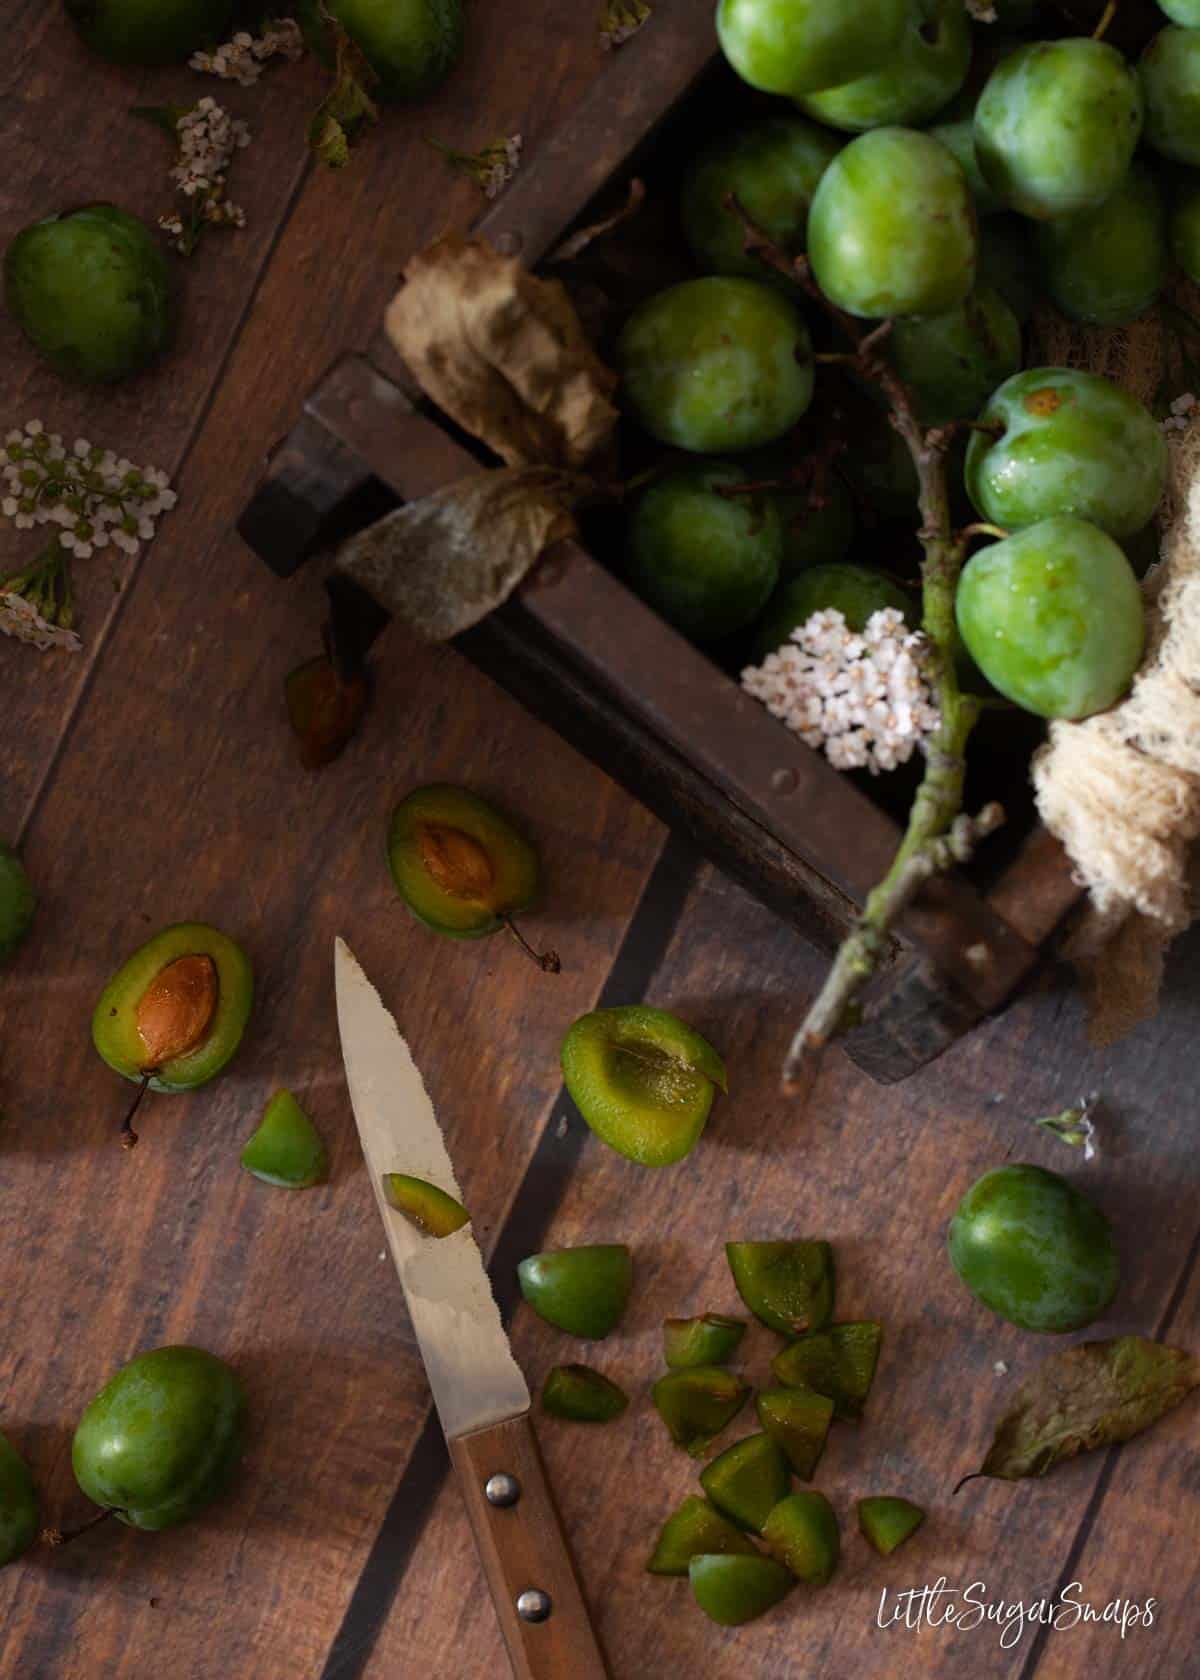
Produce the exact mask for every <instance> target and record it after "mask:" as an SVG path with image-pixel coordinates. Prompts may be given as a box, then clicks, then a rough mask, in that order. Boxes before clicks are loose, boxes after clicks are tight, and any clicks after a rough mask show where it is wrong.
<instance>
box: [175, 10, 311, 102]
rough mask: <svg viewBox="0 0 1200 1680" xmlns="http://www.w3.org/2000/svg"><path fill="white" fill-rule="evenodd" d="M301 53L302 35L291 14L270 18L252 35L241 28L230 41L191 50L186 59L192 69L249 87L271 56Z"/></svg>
mask: <svg viewBox="0 0 1200 1680" xmlns="http://www.w3.org/2000/svg"><path fill="white" fill-rule="evenodd" d="M303 56H304V36H303V35H302V34H301V32H300V25H299V24H298V23H296V22H295V20H294V19H293V18H272V19H270V20H269V21H268V22H267V23H265V24H264V25H263V32H262V34H261V35H258V36H254V35H251V34H250V32H249V31H248V30H246V29H241V30H239V31H238V33H237V34H236V35H235V36H234V37H233V39H232V41H226V42H225V43H224V44H223V45H222V46H219V47H217V48H216V49H215V50H214V51H213V52H210V53H208V52H195V53H193V54H192V56H191V58H189V59H188V64H189V65H190V67H191V68H192V69H193V70H200V71H202V72H204V73H205V74H206V75H209V76H218V77H220V79H221V80H222V81H223V82H238V83H240V85H241V86H242V87H252V86H253V85H254V83H255V82H256V81H258V79H259V77H260V76H261V75H262V73H263V71H264V70H265V69H266V67H267V65H268V63H269V62H270V60H271V59H273V58H283V59H286V60H288V62H289V63H295V61H296V59H298V58H303Z"/></svg>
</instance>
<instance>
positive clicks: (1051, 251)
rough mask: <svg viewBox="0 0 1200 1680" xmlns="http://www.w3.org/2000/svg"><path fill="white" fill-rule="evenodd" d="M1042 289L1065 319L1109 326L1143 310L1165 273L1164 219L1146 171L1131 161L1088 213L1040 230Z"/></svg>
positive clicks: (1156, 191) (1155, 188) (1159, 198)
mask: <svg viewBox="0 0 1200 1680" xmlns="http://www.w3.org/2000/svg"><path fill="white" fill-rule="evenodd" d="M1039 244H1040V247H1041V257H1042V269H1043V273H1044V274H1045V279H1046V290H1047V291H1048V292H1049V294H1050V296H1051V298H1052V299H1053V301H1054V302H1055V303H1056V304H1057V305H1058V307H1059V308H1060V309H1061V310H1062V312H1063V314H1064V315H1066V316H1068V317H1069V319H1070V320H1072V321H1086V322H1089V323H1091V324H1093V325H1096V326H1103V327H1115V326H1120V325H1122V324H1123V323H1124V322H1126V321H1132V320H1135V319H1136V318H1137V316H1139V315H1141V314H1143V313H1144V312H1145V311H1146V310H1147V309H1149V307H1150V305H1151V304H1152V303H1153V302H1154V301H1155V299H1156V298H1157V297H1158V294H1159V292H1161V290H1162V288H1163V283H1164V281H1165V280H1166V277H1167V265H1168V252H1167V217H1166V209H1165V206H1164V204H1163V199H1162V194H1161V192H1160V191H1159V188H1158V184H1157V182H1156V181H1155V180H1154V178H1153V176H1152V175H1150V173H1149V172H1148V171H1147V170H1145V169H1141V168H1139V167H1138V166H1137V165H1136V164H1135V165H1134V167H1133V168H1132V169H1131V170H1130V171H1129V174H1128V175H1127V176H1126V177H1125V179H1124V181H1122V183H1121V185H1120V186H1119V187H1118V188H1117V190H1116V192H1115V193H1113V195H1112V197H1111V198H1108V199H1106V200H1105V202H1104V203H1103V204H1102V205H1100V207H1099V208H1098V209H1096V210H1081V211H1080V212H1079V213H1078V214H1077V215H1075V216H1060V217H1059V218H1057V220H1055V221H1053V222H1047V223H1045V225H1044V226H1043V227H1042V228H1041V230H1040V235H1039Z"/></svg>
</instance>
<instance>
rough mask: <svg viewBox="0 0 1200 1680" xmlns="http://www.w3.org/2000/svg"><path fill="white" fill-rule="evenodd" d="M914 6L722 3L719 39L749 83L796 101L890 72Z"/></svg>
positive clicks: (832, 0)
mask: <svg viewBox="0 0 1200 1680" xmlns="http://www.w3.org/2000/svg"><path fill="white" fill-rule="evenodd" d="M909 4H910V0H719V4H718V6H717V39H718V40H719V41H720V43H721V50H722V51H723V52H724V54H725V57H726V58H727V59H728V60H729V62H730V64H731V65H732V66H733V68H734V69H735V70H736V71H737V73H738V75H739V76H740V77H741V78H742V80H743V81H745V82H749V83H750V86H751V87H756V88H761V89H762V91H763V92H764V93H784V94H789V95H790V96H791V97H792V98H793V99H797V98H799V96H800V95H801V94H803V93H813V92H815V90H816V89H817V88H827V87H837V86H839V85H840V84H841V83H843V82H849V81H853V80H854V79H855V78H856V77H858V76H865V75H869V74H870V72H871V71H872V70H877V69H879V68H881V67H882V66H883V65H885V64H886V63H887V62H888V60H889V59H890V58H891V56H892V55H893V53H894V52H896V51H897V50H898V48H899V46H900V42H901V40H902V38H903V35H904V30H905V27H906V25H907V23H908V18H909Z"/></svg>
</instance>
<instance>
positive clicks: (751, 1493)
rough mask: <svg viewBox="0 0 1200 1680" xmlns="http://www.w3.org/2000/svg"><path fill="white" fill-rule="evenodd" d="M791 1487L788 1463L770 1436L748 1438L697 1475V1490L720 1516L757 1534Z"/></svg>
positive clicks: (732, 1447) (727, 1448)
mask: <svg viewBox="0 0 1200 1680" xmlns="http://www.w3.org/2000/svg"><path fill="white" fill-rule="evenodd" d="M791 1485H792V1478H791V1473H790V1472H789V1470H788V1465H787V1460H786V1459H785V1458H784V1456H783V1452H782V1450H781V1448H780V1447H779V1444H778V1443H777V1442H776V1441H774V1440H773V1439H772V1438H771V1436H770V1435H767V1434H765V1433H764V1434H760V1435H747V1436H746V1438H745V1440H744V1441H735V1442H734V1443H733V1445H732V1446H731V1447H726V1449H725V1451H724V1452H723V1453H719V1454H718V1455H717V1457H716V1458H714V1459H713V1461H712V1463H711V1464H708V1465H706V1466H705V1468H704V1469H703V1470H702V1471H701V1472H700V1486H701V1487H702V1488H703V1489H704V1491H705V1493H706V1494H707V1495H708V1497H709V1498H710V1499H711V1500H712V1502H713V1504H714V1505H715V1506H716V1508H717V1510H718V1511H720V1513H721V1515H722V1516H724V1517H728V1518H729V1520H730V1521H731V1522H735V1523H737V1524H738V1526H739V1527H740V1528H749V1529H756V1530H759V1529H761V1528H762V1525H763V1524H764V1523H765V1522H766V1520H767V1518H768V1516H769V1515H770V1514H771V1512H772V1511H773V1510H774V1509H775V1506H776V1505H778V1503H779V1501H780V1500H781V1499H782V1498H783V1497H784V1495H785V1494H786V1493H787V1491H788V1489H789V1488H790V1487H791Z"/></svg>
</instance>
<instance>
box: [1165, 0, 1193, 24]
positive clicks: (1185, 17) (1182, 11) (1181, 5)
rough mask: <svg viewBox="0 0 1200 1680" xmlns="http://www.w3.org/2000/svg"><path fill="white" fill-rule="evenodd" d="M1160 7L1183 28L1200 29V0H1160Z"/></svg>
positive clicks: (1172, 20) (1173, 21)
mask: <svg viewBox="0 0 1200 1680" xmlns="http://www.w3.org/2000/svg"><path fill="white" fill-rule="evenodd" d="M1158 9H1159V11H1160V12H1165V13H1166V14H1167V16H1168V17H1169V18H1170V20H1171V22H1172V23H1177V24H1178V25H1179V27H1180V28H1181V29H1200V0H1158Z"/></svg>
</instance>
